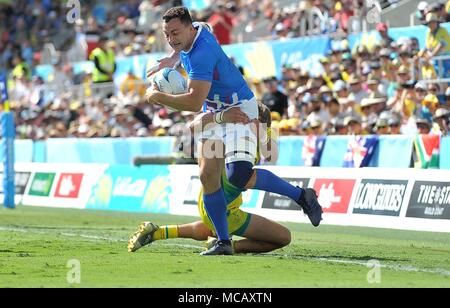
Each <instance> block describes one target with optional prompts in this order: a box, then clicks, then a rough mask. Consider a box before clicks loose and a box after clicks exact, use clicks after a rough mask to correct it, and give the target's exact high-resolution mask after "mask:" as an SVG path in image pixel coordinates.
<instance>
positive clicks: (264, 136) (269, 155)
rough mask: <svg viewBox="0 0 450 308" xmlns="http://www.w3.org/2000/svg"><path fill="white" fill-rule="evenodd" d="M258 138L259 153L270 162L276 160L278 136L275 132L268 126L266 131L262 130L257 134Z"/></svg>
mask: <svg viewBox="0 0 450 308" xmlns="http://www.w3.org/2000/svg"><path fill="white" fill-rule="evenodd" d="M259 140H260V142H261V143H260V149H259V151H260V154H261V155H262V156H263V157H264V158H265V159H266V160H267V161H268V162H271V163H275V162H276V161H277V160H278V136H277V132H276V131H275V130H274V129H273V128H271V127H268V128H267V131H265V132H262V133H261V135H260V136H259Z"/></svg>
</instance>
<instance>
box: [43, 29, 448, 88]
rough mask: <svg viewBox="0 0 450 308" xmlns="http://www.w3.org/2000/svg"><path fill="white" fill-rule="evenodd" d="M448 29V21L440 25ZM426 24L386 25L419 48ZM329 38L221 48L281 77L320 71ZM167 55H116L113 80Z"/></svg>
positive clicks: (77, 66)
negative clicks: (292, 69) (290, 69)
mask: <svg viewBox="0 0 450 308" xmlns="http://www.w3.org/2000/svg"><path fill="white" fill-rule="evenodd" d="M441 26H442V27H444V28H445V29H447V31H449V30H450V23H445V24H442V25H441ZM427 29H428V28H427V27H425V26H415V27H406V28H392V29H389V36H391V37H392V38H393V39H394V40H397V39H398V38H400V37H407V38H410V37H415V38H417V39H418V41H419V45H420V48H424V47H425V36H426V32H427ZM378 40H379V35H378V33H377V32H376V31H368V32H364V33H358V34H351V35H349V36H348V41H349V47H350V48H353V46H354V45H355V44H361V43H362V44H365V45H368V46H373V45H374V44H375V43H376V42H377V41H378ZM331 44H332V40H331V39H330V37H329V36H326V35H323V36H315V37H302V38H295V39H289V40H275V41H259V42H254V43H241V44H231V45H226V46H223V48H224V51H225V52H226V53H227V54H228V55H229V56H232V57H233V58H234V59H235V60H236V64H238V65H240V66H242V67H244V68H245V69H246V70H247V72H248V74H249V76H251V77H252V78H263V77H268V76H277V77H278V78H280V77H281V69H282V66H283V65H300V67H301V68H302V69H304V70H306V71H308V72H311V73H319V72H320V70H321V65H318V64H319V62H318V61H319V59H320V58H321V57H322V56H323V55H325V54H326V52H327V51H328V50H329V49H330V46H331ZM164 56H166V55H165V54H164V53H153V54H143V55H138V56H132V57H118V58H117V59H116V62H117V70H116V72H115V74H114V80H115V81H116V83H117V84H119V83H120V81H121V80H122V79H123V77H124V76H125V75H127V74H128V73H129V72H130V71H131V72H133V74H135V75H136V76H138V77H140V78H142V79H143V80H146V69H147V67H151V66H153V65H154V64H156V60H158V59H160V58H162V57H164ZM92 67H93V64H92V63H91V62H89V61H85V62H79V63H74V64H73V69H74V73H75V74H77V73H80V72H91V71H92ZM36 72H37V74H38V75H39V76H41V77H42V78H44V80H48V78H49V76H51V75H52V74H53V67H52V66H51V65H40V66H38V67H37V68H36Z"/></svg>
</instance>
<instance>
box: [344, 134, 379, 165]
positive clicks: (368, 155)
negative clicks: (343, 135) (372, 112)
mask: <svg viewBox="0 0 450 308" xmlns="http://www.w3.org/2000/svg"><path fill="white" fill-rule="evenodd" d="M377 145H378V136H376V135H372V136H352V137H350V140H349V142H348V146H347V152H346V153H345V156H344V166H343V167H345V168H361V167H367V166H368V165H369V163H370V160H371V159H372V157H373V154H374V153H375V150H376V147H377Z"/></svg>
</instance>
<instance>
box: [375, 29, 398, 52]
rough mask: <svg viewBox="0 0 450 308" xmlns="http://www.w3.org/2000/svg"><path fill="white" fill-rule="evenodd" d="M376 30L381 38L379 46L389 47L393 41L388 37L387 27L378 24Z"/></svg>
mask: <svg viewBox="0 0 450 308" xmlns="http://www.w3.org/2000/svg"><path fill="white" fill-rule="evenodd" d="M376 28H377V31H378V34H379V35H380V37H381V42H380V45H381V46H383V47H385V48H386V47H390V46H391V43H392V42H393V41H394V40H393V39H392V38H391V37H390V36H389V35H388V26H387V25H386V24H385V23H378V24H377V26H376Z"/></svg>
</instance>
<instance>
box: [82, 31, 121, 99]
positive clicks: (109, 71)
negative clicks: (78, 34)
mask: <svg viewBox="0 0 450 308" xmlns="http://www.w3.org/2000/svg"><path fill="white" fill-rule="evenodd" d="M107 42H108V39H107V38H106V37H105V36H101V37H100V41H99V47H97V48H96V49H94V50H93V51H92V53H91V54H90V56H89V59H90V60H91V61H93V62H94V70H93V72H92V82H93V83H94V84H104V83H112V82H113V81H114V79H113V74H114V72H115V71H116V60H115V55H114V51H113V50H112V49H111V48H108V46H107ZM102 91H104V92H102V93H108V92H109V93H111V92H113V89H111V87H110V86H106V87H104V88H103V89H102Z"/></svg>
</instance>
